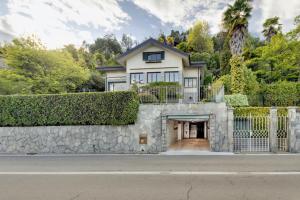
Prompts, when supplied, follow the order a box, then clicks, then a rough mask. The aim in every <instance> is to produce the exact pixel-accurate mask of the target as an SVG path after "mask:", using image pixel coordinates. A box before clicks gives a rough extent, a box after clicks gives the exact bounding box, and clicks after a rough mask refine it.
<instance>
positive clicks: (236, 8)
mask: <svg viewBox="0 0 300 200" xmlns="http://www.w3.org/2000/svg"><path fill="white" fill-rule="evenodd" d="M251 1H252V0H236V1H235V2H234V4H233V5H229V8H228V9H227V10H226V11H225V13H224V16H223V26H224V28H225V29H226V30H227V32H228V34H229V37H230V40H229V45H230V51H231V54H232V55H241V54H242V52H243V48H244V43H245V37H246V33H247V32H248V31H247V29H248V19H249V17H250V16H251V11H252V6H251V4H250V2H251Z"/></svg>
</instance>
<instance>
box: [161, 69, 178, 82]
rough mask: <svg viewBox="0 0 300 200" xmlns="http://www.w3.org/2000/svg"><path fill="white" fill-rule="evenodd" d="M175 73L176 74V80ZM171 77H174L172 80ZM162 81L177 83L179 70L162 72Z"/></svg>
mask: <svg viewBox="0 0 300 200" xmlns="http://www.w3.org/2000/svg"><path fill="white" fill-rule="evenodd" d="M167 74H168V78H167ZM175 74H177V80H176V76H175ZM171 75H172V76H171ZM171 77H172V78H174V81H171ZM164 81H165V82H169V83H177V82H179V71H167V72H164Z"/></svg>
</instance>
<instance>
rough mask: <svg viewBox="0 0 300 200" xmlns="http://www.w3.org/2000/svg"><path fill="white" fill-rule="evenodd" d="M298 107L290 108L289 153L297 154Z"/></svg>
mask: <svg viewBox="0 0 300 200" xmlns="http://www.w3.org/2000/svg"><path fill="white" fill-rule="evenodd" d="M296 119H297V117H296V107H288V145H289V152H291V153H297V148H296V145H295V144H296V140H297V138H296V127H295V126H294V125H295V124H296Z"/></svg>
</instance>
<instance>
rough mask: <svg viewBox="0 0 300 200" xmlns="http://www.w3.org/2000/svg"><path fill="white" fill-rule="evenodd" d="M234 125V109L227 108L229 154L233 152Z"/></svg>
mask: <svg viewBox="0 0 300 200" xmlns="http://www.w3.org/2000/svg"><path fill="white" fill-rule="evenodd" d="M233 123H234V117H233V108H227V135H228V150H229V152H233Z"/></svg>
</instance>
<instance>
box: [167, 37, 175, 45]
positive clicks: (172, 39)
mask: <svg viewBox="0 0 300 200" xmlns="http://www.w3.org/2000/svg"><path fill="white" fill-rule="evenodd" d="M167 44H168V45H170V46H174V38H173V37H171V36H168V37H167Z"/></svg>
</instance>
